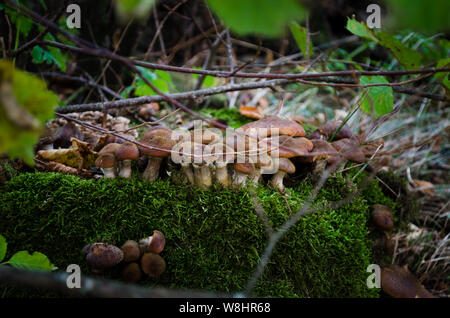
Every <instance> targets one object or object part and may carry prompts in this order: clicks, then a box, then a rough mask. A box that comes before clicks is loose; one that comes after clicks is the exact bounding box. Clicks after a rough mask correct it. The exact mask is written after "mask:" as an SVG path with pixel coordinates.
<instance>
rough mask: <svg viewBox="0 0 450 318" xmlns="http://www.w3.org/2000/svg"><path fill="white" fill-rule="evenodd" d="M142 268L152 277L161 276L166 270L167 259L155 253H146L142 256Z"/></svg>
mask: <svg viewBox="0 0 450 318" xmlns="http://www.w3.org/2000/svg"><path fill="white" fill-rule="evenodd" d="M141 268H142V270H143V271H144V273H145V274H147V275H148V276H150V277H154V278H156V277H159V276H161V275H162V274H163V273H164V271H165V270H166V261H165V260H164V259H163V258H162V257H161V256H159V255H158V254H154V253H145V254H144V255H143V256H142V258H141Z"/></svg>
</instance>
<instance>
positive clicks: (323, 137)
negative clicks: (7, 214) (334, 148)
mask: <svg viewBox="0 0 450 318" xmlns="http://www.w3.org/2000/svg"><path fill="white" fill-rule="evenodd" d="M306 138H308V139H310V140H312V139H321V140H328V136H327V135H326V134H325V133H324V132H323V131H322V130H320V129H316V130H314V131H313V132H312V133H310V134H309V135H307V136H306Z"/></svg>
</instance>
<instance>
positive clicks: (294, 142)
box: [40, 115, 381, 192]
mask: <svg viewBox="0 0 450 318" xmlns="http://www.w3.org/2000/svg"><path fill="white" fill-rule="evenodd" d="M67 131H74V127H72V126H71V125H69V126H64V129H63V131H62V132H61V134H62V133H63V132H67ZM128 137H130V138H127V139H128V140H118V138H109V137H107V138H103V139H101V142H98V143H97V144H96V145H97V146H96V147H95V148H94V149H95V151H96V152H95V154H96V156H97V157H96V161H95V165H96V166H97V167H99V168H101V169H102V170H103V174H104V177H105V178H116V177H122V178H130V177H131V176H132V167H133V164H132V162H133V161H138V162H139V163H140V164H141V165H140V166H141V170H142V173H141V178H142V179H143V180H145V181H149V182H153V181H155V180H156V179H157V178H158V177H159V175H160V173H161V169H162V167H168V168H169V169H175V170H176V171H177V172H179V173H177V174H174V175H176V176H182V181H183V182H185V183H189V184H191V185H195V186H197V187H199V188H201V189H207V188H209V187H211V186H212V185H213V184H214V183H218V184H220V185H222V186H223V187H240V186H242V185H244V184H245V183H247V182H253V183H260V182H267V184H269V185H271V186H272V187H273V188H275V189H277V190H279V191H280V192H284V191H285V184H284V180H285V179H286V178H287V177H288V176H289V175H292V174H295V173H297V172H298V171H301V170H303V169H305V167H306V169H308V170H310V171H311V172H312V173H313V175H319V172H321V171H323V169H325V167H326V166H333V167H334V169H335V168H337V166H338V165H339V163H341V162H344V161H347V160H348V161H350V162H354V163H363V162H366V161H367V160H368V158H370V157H371V156H372V155H373V154H374V153H375V152H376V151H377V149H379V148H380V146H381V145H380V144H365V145H362V144H361V142H360V140H359V139H358V137H357V136H355V135H354V134H353V133H352V131H351V130H350V128H349V127H348V126H347V125H346V124H344V123H343V122H342V121H338V120H332V121H328V122H326V123H325V124H324V125H323V126H322V127H320V128H318V129H317V130H315V131H314V132H313V133H311V134H309V135H306V133H305V130H304V128H303V127H302V125H301V124H299V123H297V122H296V121H293V120H289V119H284V118H281V117H278V116H275V115H271V116H266V117H263V118H261V119H259V120H256V121H253V122H250V123H248V124H246V125H243V126H242V127H240V128H238V129H237V130H235V131H234V130H231V131H229V130H227V131H226V132H223V131H220V130H213V129H210V128H203V127H200V129H198V127H197V128H195V129H194V130H191V131H187V132H183V133H180V132H178V131H177V132H175V131H173V130H171V129H169V128H166V127H162V126H153V127H151V128H149V129H148V130H147V131H146V132H145V133H144V134H143V135H142V137H140V138H139V139H137V136H136V138H135V137H134V136H128ZM100 146H101V147H100ZM97 148H98V149H97ZM41 152H42V151H41ZM41 152H40V153H41ZM174 154H176V155H177V157H179V158H182V159H181V160H178V161H177V160H174ZM163 162H166V163H167V164H163ZM142 163H144V165H145V168H144V167H143V166H142ZM136 166H139V165H136ZM333 167H331V168H333ZM171 172H173V170H172V171H168V173H167V174H168V175H172V173H171ZM263 176H265V177H264V178H263ZM174 179H175V177H174ZM177 180H178V179H177Z"/></svg>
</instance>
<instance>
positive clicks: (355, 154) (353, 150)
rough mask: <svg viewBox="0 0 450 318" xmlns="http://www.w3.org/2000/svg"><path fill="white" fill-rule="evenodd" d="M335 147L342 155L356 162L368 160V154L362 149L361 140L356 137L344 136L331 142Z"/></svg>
mask: <svg viewBox="0 0 450 318" xmlns="http://www.w3.org/2000/svg"><path fill="white" fill-rule="evenodd" d="M331 145H332V146H333V148H334V149H336V150H337V151H339V152H340V153H341V154H342V156H343V157H344V158H345V159H347V160H350V161H352V162H356V163H363V162H366V161H367V160H366V156H365V155H364V152H363V151H361V149H360V145H359V142H358V141H357V140H356V139H350V138H342V139H339V140H336V141H333V142H332V143H331Z"/></svg>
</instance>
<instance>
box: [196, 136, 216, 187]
mask: <svg viewBox="0 0 450 318" xmlns="http://www.w3.org/2000/svg"><path fill="white" fill-rule="evenodd" d="M204 149H205V145H203V144H200V143H195V142H194V143H192V151H193V152H192V153H191V155H192V156H193V159H192V167H193V169H194V180H195V184H196V185H197V186H198V187H199V188H201V189H204V190H205V189H207V188H209V187H210V186H212V173H211V166H212V164H213V162H214V158H213V156H212V154H209V155H205V154H204Z"/></svg>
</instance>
